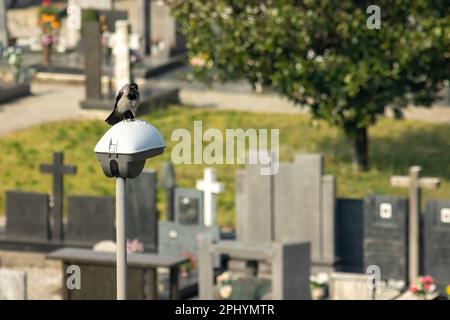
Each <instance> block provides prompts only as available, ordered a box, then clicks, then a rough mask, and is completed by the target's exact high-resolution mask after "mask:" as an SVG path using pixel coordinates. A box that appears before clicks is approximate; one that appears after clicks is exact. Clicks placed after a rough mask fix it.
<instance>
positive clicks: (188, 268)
mask: <svg viewBox="0 0 450 320" xmlns="http://www.w3.org/2000/svg"><path fill="white" fill-rule="evenodd" d="M181 256H182V257H185V258H188V259H189V261H188V262H185V263H183V264H182V265H181V266H180V273H181V277H183V278H189V275H190V274H191V272H192V270H194V269H195V267H196V265H197V260H196V259H195V256H194V254H193V253H192V252H183V253H181Z"/></svg>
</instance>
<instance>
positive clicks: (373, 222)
mask: <svg viewBox="0 0 450 320" xmlns="http://www.w3.org/2000/svg"><path fill="white" fill-rule="evenodd" d="M407 252H408V200H407V199H405V198H400V197H394V196H367V197H366V198H365V202H364V268H365V269H366V268H367V267H368V266H370V265H377V266H378V267H379V268H380V271H381V280H401V281H405V283H406V282H407V280H408V255H407Z"/></svg>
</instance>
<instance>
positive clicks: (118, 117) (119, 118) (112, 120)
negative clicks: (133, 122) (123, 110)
mask: <svg viewBox="0 0 450 320" xmlns="http://www.w3.org/2000/svg"><path fill="white" fill-rule="evenodd" d="M122 120H123V116H121V115H119V114H117V112H116V110H113V112H111V114H110V115H109V116H108V118H106V120H105V122H106V123H107V124H109V125H111V126H113V125H115V124H116V123H119V122H120V121H122Z"/></svg>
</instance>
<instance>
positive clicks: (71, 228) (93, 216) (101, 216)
mask: <svg viewBox="0 0 450 320" xmlns="http://www.w3.org/2000/svg"><path fill="white" fill-rule="evenodd" d="M65 240H66V242H68V243H73V244H86V245H94V244H95V243H97V242H99V241H102V240H114V199H113V198H111V197H93V196H69V197H68V221H67V233H66V239H65Z"/></svg>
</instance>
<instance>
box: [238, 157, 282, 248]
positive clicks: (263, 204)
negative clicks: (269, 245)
mask: <svg viewBox="0 0 450 320" xmlns="http://www.w3.org/2000/svg"><path fill="white" fill-rule="evenodd" d="M260 168H261V166H259V165H248V166H247V167H246V169H245V174H242V176H240V177H239V179H241V178H242V180H240V181H238V183H237V187H236V196H237V198H236V201H237V202H236V203H237V207H236V209H237V210H238V211H237V212H236V215H237V221H238V223H241V224H242V226H240V227H239V229H238V240H241V241H258V242H259V241H263V242H270V241H272V240H273V233H274V230H273V228H274V225H273V219H272V201H273V197H272V176H270V175H261V173H260ZM239 174H241V173H238V175H239Z"/></svg>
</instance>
